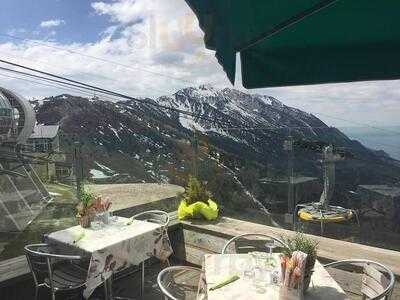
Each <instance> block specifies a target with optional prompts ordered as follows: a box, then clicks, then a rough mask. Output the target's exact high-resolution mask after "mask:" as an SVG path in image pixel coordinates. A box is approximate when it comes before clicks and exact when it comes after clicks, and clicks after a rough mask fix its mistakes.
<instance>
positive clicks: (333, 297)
mask: <svg viewBox="0 0 400 300" xmlns="http://www.w3.org/2000/svg"><path fill="white" fill-rule="evenodd" d="M274 255H277V258H278V254H274ZM278 261H279V260H278ZM251 264H252V259H251V256H250V255H249V254H207V255H206V256H205V259H204V265H203V268H204V272H205V283H206V290H207V298H208V300H227V299H237V300H240V299H245V300H247V299H249V300H250V299H251V300H258V299H260V300H265V299H269V300H275V299H276V300H278V299H279V300H282V299H285V300H287V299H290V300H292V299H293V300H294V299H298V298H299V297H298V296H293V295H290V294H289V295H287V297H283V295H282V293H281V291H280V287H278V286H273V285H271V286H268V287H266V288H265V290H264V291H263V292H260V291H257V289H256V287H255V286H254V283H253V281H252V279H246V278H245V276H243V272H244V270H245V269H246V268H247V269H248V268H249V266H251ZM235 274H237V275H238V276H239V277H240V279H239V280H237V281H235V282H232V283H230V284H228V285H226V286H224V287H222V288H219V289H216V290H214V291H210V287H212V286H214V285H216V284H218V283H220V282H221V280H223V278H224V277H226V276H230V275H235ZM199 298H200V299H201V298H205V297H203V296H200V297H199ZM304 299H305V300H317V299H321V300H344V299H347V297H346V294H345V293H344V291H343V290H342V289H341V288H340V286H339V285H338V284H337V283H336V281H335V280H334V279H333V278H332V277H331V276H330V275H329V273H328V272H327V271H326V270H325V269H324V267H323V266H322V265H321V264H320V263H319V262H318V261H316V263H315V268H314V273H313V275H312V277H311V284H310V287H309V289H308V290H307V292H306V293H305V295H304Z"/></svg>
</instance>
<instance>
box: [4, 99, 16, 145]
mask: <svg viewBox="0 0 400 300" xmlns="http://www.w3.org/2000/svg"><path fill="white" fill-rule="evenodd" d="M14 123H15V120H14V114H13V108H12V106H11V104H10V102H9V101H8V99H7V98H6V96H4V94H3V93H1V92H0V145H1V144H2V143H3V142H5V141H7V140H8V139H9V138H10V137H11V134H12V132H13V130H14V125H15V124H14Z"/></svg>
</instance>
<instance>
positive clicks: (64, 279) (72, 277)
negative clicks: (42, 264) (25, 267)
mask: <svg viewBox="0 0 400 300" xmlns="http://www.w3.org/2000/svg"><path fill="white" fill-rule="evenodd" d="M86 277H87V272H86V271H84V270H83V269H82V268H80V267H78V266H76V265H74V264H72V263H71V262H68V261H63V262H59V263H56V264H55V265H54V266H53V286H54V289H56V290H71V289H80V288H83V286H84V285H85V282H86ZM44 282H45V284H46V285H47V286H48V287H49V288H50V281H49V278H45V280H44Z"/></svg>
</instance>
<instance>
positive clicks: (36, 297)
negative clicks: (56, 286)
mask: <svg viewBox="0 0 400 300" xmlns="http://www.w3.org/2000/svg"><path fill="white" fill-rule="evenodd" d="M38 295H39V288H38V287H37V286H35V300H37V299H38Z"/></svg>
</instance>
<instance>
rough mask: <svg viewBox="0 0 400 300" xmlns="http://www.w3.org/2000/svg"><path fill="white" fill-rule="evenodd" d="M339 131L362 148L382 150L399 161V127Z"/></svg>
mask: <svg viewBox="0 0 400 300" xmlns="http://www.w3.org/2000/svg"><path fill="white" fill-rule="evenodd" d="M339 129H340V130H341V131H342V132H344V133H345V134H346V135H347V136H349V137H350V138H352V139H355V140H358V141H359V142H361V143H362V144H364V146H366V147H368V148H371V149H375V150H384V151H385V152H386V153H387V154H389V155H390V156H391V157H393V158H395V159H398V160H400V126H386V127H380V129H375V128H370V127H340V128H339Z"/></svg>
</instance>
